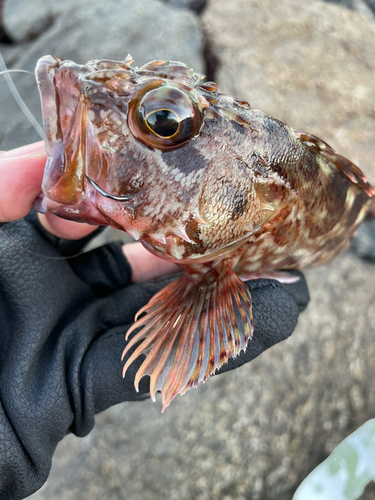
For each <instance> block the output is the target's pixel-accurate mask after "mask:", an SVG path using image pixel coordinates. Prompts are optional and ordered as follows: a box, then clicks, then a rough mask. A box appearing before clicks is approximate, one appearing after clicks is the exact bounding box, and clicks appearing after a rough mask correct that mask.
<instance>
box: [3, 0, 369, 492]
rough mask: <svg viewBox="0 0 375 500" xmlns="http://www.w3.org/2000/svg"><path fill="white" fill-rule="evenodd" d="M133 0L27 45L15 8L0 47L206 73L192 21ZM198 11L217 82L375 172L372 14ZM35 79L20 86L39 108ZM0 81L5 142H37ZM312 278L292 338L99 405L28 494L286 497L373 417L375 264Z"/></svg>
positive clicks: (20, 55)
mask: <svg viewBox="0 0 375 500" xmlns="http://www.w3.org/2000/svg"><path fill="white" fill-rule="evenodd" d="M69 1H70V0H69ZM7 2H8V4H11V7H12V6H14V5H16V4H17V3H18V4H19V2H21V0H7ZM23 2H24V3H23V5H28V4H29V3H30V4H31V2H29V1H28V0H23ZM108 3H109V2H107V4H106V5H108ZM125 3H126V4H127V5H128V6H129V10H128V11H127V16H126V19H122V18H119V19H116V13H117V14H118V13H119V11H118V10H112V11H111V8H110V7H109V8H107V10H106V9H104V7H103V5H104V3H100V4H99V2H93V1H92V0H91V6H92V8H91V9H87V8H86V10H85V8H84V7H82V2H81V4H80V7H77V8H76V7H74V8H73V10H70V11H69V16H68V13H67V11H66V10H64V11H62V13H56V14H54V22H53V23H52V24H48V22H47V23H46V22H45V20H44V21H43V22H45V27H44V28H43V29H42V33H41V34H39V35H38V36H37V38H35V39H33V40H31V41H28V42H27V39H28V37H30V33H31V35H33V34H32V31H30V29H29V28H28V27H27V23H28V22H29V21H30V25H31V24H32V23H31V21H32V12H30V15H29V16H26V17H25V18H24V19H23V18H22V17H19V18H18V19H19V21H17V16H16V17H15V18H14V19H16V21H15V23H16V24H15V26H14V27H13V28H11V22H10V17H8V24H7V26H8V27H9V29H12V30H14V29H15V30H19V34H20V35H19V36H20V38H19V39H20V40H24V41H23V42H20V43H19V44H18V45H15V46H13V47H1V48H2V49H3V50H4V54H5V56H6V59H7V62H8V63H11V64H12V67H16V66H18V67H24V68H26V69H30V70H32V69H33V67H34V66H35V62H36V60H37V58H38V57H39V56H40V55H43V54H45V53H55V54H57V55H60V56H62V57H69V58H73V59H77V60H79V61H85V60H88V59H91V58H93V57H101V56H102V55H105V56H106V57H108V53H109V52H110V53H111V54H112V56H111V57H123V56H124V54H126V52H127V51H130V52H132V55H133V56H134V57H136V58H137V63H139V64H142V63H143V62H145V61H146V60H147V59H149V58H151V56H150V54H152V57H162V58H166V57H176V58H179V59H183V60H186V62H190V63H191V64H192V65H194V66H195V67H196V68H198V69H199V70H202V69H203V66H204V62H203V61H202V58H201V54H202V40H203V35H202V32H201V30H200V24H199V19H198V18H197V16H195V15H194V14H193V13H191V12H189V11H184V10H182V9H176V8H175V7H173V6H168V5H166V4H164V3H160V2H157V1H156V0H147V8H145V5H146V2H145V1H144V0H137V2H134V1H133V0H132V1H129V2H125V1H122V2H116V5H120V4H121V5H122V6H123V5H125ZM45 4H46V5H52V3H51V4H47V3H45ZM32 5H33V8H35V9H37V2H36V1H35V2H34V1H33V2H32ZM64 5H65V7H66V6H68V2H65V3H64ZM69 5H70V4H69ZM111 5H112V2H111ZM113 5H115V2H113ZM12 8H13V7H12ZM80 9H81V10H80ZM103 9H104V10H103ZM114 9H116V7H114ZM10 10H11V9H10ZM91 10H92V12H95V15H94V14H92V13H91ZM9 15H14V14H9ZM99 15H100V22H99V20H98V19H99V18H98V16H99ZM168 16H170V17H168ZM41 17H42V16H41V14H39V17H38V16H35V18H34V21H35V22H38V20H41ZM117 17H118V16H117ZM128 19H130V20H131V22H130V21H129V25H126V26H127V29H123V31H121V26H125V24H124V23H126V22H128V21H127V20H128ZM6 21H7V19H6V18H5V22H6ZM34 21H33V22H34ZM117 21H118V22H117ZM136 21H137V22H136ZM18 22H19V25H18V26H17V23H18ZM115 22H116V25H115V26H113V27H112V26H111V23H115ZM204 22H205V25H206V26H207V30H208V32H209V36H210V39H211V46H212V49H213V50H214V51H215V52H216V54H217V57H218V60H219V62H220V66H219V67H218V68H217V71H216V79H217V81H218V83H219V85H220V90H221V91H225V92H228V93H232V94H235V95H238V96H239V97H243V98H247V99H249V100H250V102H251V103H252V104H253V105H254V106H255V107H257V108H259V109H262V110H264V111H266V112H268V113H270V114H272V115H274V116H276V117H278V118H280V119H282V120H284V121H286V122H287V123H289V124H290V125H292V126H295V127H296V128H302V129H306V130H308V131H309V132H311V133H315V134H316V135H320V136H321V137H322V138H323V139H325V140H327V141H328V142H331V143H332V145H333V146H334V147H335V148H336V149H337V150H339V151H340V152H342V153H343V154H346V155H347V156H349V157H350V158H351V159H353V160H354V161H356V162H357V163H358V164H359V165H360V166H361V167H362V168H363V169H364V170H366V172H367V173H368V176H369V177H370V178H371V179H372V181H373V182H374V181H375V167H374V166H373V158H374V157H375V135H374V134H375V132H374V130H375V97H374V93H373V82H374V81H375V78H374V77H375V62H374V58H373V54H374V53H375V42H374V40H375V36H374V35H375V23H373V22H371V20H370V19H369V18H367V17H365V16H360V15H358V14H356V13H353V11H350V10H346V9H343V8H342V7H339V6H335V5H330V4H329V3H321V2H319V1H316V2H310V3H307V2H300V0H282V1H280V0H272V1H271V0H261V1H260V0H233V1H232V2H230V3H228V2H226V1H224V0H211V3H210V5H209V6H208V8H207V10H206V11H205V13H204ZM147 23H148V24H147ZM21 25H22V26H21ZM139 26H142V30H141V29H139ZM109 27H110V28H111V29H109ZM146 27H147V30H148V31H147V30H146ZM97 29H100V30H101V31H99V33H100V37H99V36H98V32H97V31H96V30H97ZM132 29H134V31H131V30H132ZM28 30H29V31H28ZM150 30H151V31H150ZM152 30H154V31H152ZM37 31H38V30H35V31H34V33H36V32H37ZM149 31H150V32H149ZM21 33H22V35H21ZM14 34H15V33H14V32H13V36H14ZM171 40H172V41H173V43H171ZM129 44H131V47H130V48H129ZM189 44H190V45H189ZM156 45H157V47H156ZM123 48H124V49H123ZM156 49H159V50H160V52H158V53H155V52H153V51H156ZM167 50H171V51H173V53H172V55H171V53H170V52H168V53H167ZM137 51H138V52H137ZM189 54H190V55H189ZM189 57H190V59H188V58H189ZM29 78H30V80H32V78H31V77H27V75H26V76H21V75H20V76H18V77H17V82H18V81H19V82H21V83H20V85H19V87H20V90H21V93H22V94H23V96H24V98H25V100H26V101H27V102H28V104H31V106H32V108H33V110H37V109H38V108H39V99H38V95H37V92H36V89H35V84H33V82H32V81H30V80H29ZM1 85H2V86H1V92H0V109H1V112H2V116H3V117H5V118H3V119H2V120H1V123H0V140H1V141H2V142H1V143H0V148H1V147H3V148H4V147H12V146H16V145H22V144H23V143H26V142H31V141H33V140H36V139H37V137H36V136H35V135H33V133H32V132H31V129H30V127H29V126H28V124H27V123H26V122H25V120H24V119H23V118H22V117H21V115H20V114H19V113H18V110H17V108H16V106H15V104H14V102H13V100H12V99H11V97H10V95H9V93H8V91H7V89H6V86H5V85H4V83H1ZM306 275H307V279H308V283H309V286H310V293H311V303H310V306H309V308H308V309H307V310H306V311H305V312H304V313H303V314H302V315H301V317H300V321H299V325H298V327H297V330H296V331H295V333H294V334H293V336H292V337H291V338H290V339H289V340H288V341H286V342H284V343H282V344H280V345H278V346H275V347H274V348H272V349H271V350H270V351H268V352H266V353H265V354H263V355H262V356H261V357H259V358H258V359H256V360H255V361H253V362H252V363H251V364H250V365H247V366H244V367H242V368H241V369H238V370H236V371H235V372H231V373H228V374H225V375H222V376H219V377H215V378H213V379H211V380H209V381H208V382H207V383H206V384H204V385H202V386H201V387H200V388H198V389H196V390H193V391H190V392H189V393H187V394H186V395H184V396H183V397H182V398H177V399H176V400H175V401H174V402H173V404H172V405H171V407H170V408H168V409H167V410H166V412H165V413H164V414H163V415H162V414H161V413H160V410H161V405H160V402H158V403H157V404H153V403H152V402H150V401H147V402H144V403H138V404H130V403H127V404H123V405H118V406H116V407H114V408H111V409H110V410H108V411H106V412H104V413H103V414H101V415H99V416H98V417H97V424H96V427H95V429H94V431H93V432H92V433H91V434H90V435H89V436H87V437H86V438H84V439H77V438H75V437H74V436H72V435H70V436H67V437H66V438H65V439H64V441H63V442H62V443H61V444H60V445H59V447H58V449H57V452H56V454H55V456H54V462H53V469H52V473H51V476H50V478H49V480H48V482H47V484H46V485H45V486H44V487H43V488H42V489H41V490H40V491H39V492H38V493H36V494H35V495H33V496H32V497H31V498H33V500H47V499H48V500H71V499H72V498H74V499H77V500H87V499H90V500H97V499H98V500H99V499H102V498H106V499H108V500H121V499H126V500H154V499H158V498H168V499H172V500H173V499H178V500H191V499H192V498H194V499H197V500H206V499H212V500H213V499H215V500H216V499H219V498H220V499H221V500H245V499H246V500H248V499H251V500H275V499H276V498H277V499H278V500H290V499H291V497H292V494H293V492H294V490H295V489H296V487H297V486H298V485H299V483H300V482H301V481H302V479H304V477H305V476H306V475H307V473H308V472H309V471H311V470H312V469H313V468H314V467H315V466H316V465H317V464H318V463H320V462H321V461H322V460H323V459H324V458H326V457H327V455H328V454H329V453H330V452H331V451H332V449H333V448H334V447H335V446H336V445H337V444H338V443H339V442H340V441H341V440H342V439H343V438H344V437H346V436H347V435H348V434H349V433H350V432H352V431H353V430H354V429H355V428H357V427H358V426H359V425H361V424H362V423H363V422H364V421H365V420H367V419H368V418H371V417H373V416H374V414H375V391H374V389H373V380H374V379H375V341H374V338H375V290H374V287H373V281H374V275H375V267H374V265H373V264H371V263H369V262H364V261H363V260H360V259H359V258H358V257H357V256H356V255H355V254H354V252H351V251H348V252H347V253H346V254H345V255H343V256H341V257H339V258H338V259H336V260H335V261H334V262H332V263H331V264H329V265H327V266H325V267H324V268H320V269H317V270H313V271H308V272H307V273H306ZM368 491H369V492H370V494H371V486H370V487H369V489H368ZM366 493H367V492H366ZM364 498H365V497H364Z"/></svg>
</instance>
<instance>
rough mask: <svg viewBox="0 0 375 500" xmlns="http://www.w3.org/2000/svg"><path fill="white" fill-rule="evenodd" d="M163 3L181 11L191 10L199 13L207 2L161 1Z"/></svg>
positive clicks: (201, 0) (191, 0) (202, 0)
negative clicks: (181, 9)
mask: <svg viewBox="0 0 375 500" xmlns="http://www.w3.org/2000/svg"><path fill="white" fill-rule="evenodd" d="M162 1H163V2H166V3H168V4H169V5H173V6H174V7H179V8H183V9H191V10H194V11H195V12H201V11H202V10H203V9H204V8H205V6H206V5H207V0H162Z"/></svg>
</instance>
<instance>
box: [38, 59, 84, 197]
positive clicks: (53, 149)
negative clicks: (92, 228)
mask: <svg viewBox="0 0 375 500" xmlns="http://www.w3.org/2000/svg"><path fill="white" fill-rule="evenodd" d="M87 71H88V68H87V66H81V65H78V64H76V63H74V62H72V61H64V60H62V59H59V58H58V57H54V56H44V57H42V58H41V59H39V61H38V62H37V65H36V69H35V76H36V81H37V84H38V88H39V93H40V98H41V103H42V114H43V125H44V133H45V139H44V140H45V147H46V152H47V163H46V166H45V170H44V178H43V184H42V190H43V193H44V194H45V195H46V196H47V197H48V198H50V199H51V200H53V201H56V202H58V203H63V204H77V203H79V201H80V200H81V199H82V193H83V182H84V177H83V171H82V175H81V176H79V177H80V178H77V175H76V176H75V179H76V181H75V182H76V183H77V182H78V184H80V185H78V184H77V185H74V186H69V189H68V187H66V188H65V189H64V192H63V193H61V180H62V177H64V176H65V174H66V173H67V166H68V165H70V164H72V160H73V159H74V160H75V161H74V167H75V168H76V169H77V166H78V169H80V170H82V165H83V163H84V137H82V135H83V134H82V130H83V129H82V120H83V119H84V115H85V112H84V111H85V105H84V100H83V96H82V92H81V89H80V85H79V77H80V75H81V74H82V72H84V73H86V72H87ZM80 167H81V168H80ZM59 184H60V187H59V189H57V190H56V187H57V186H58V185H59ZM81 188H82V189H81Z"/></svg>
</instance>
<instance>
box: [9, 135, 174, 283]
mask: <svg viewBox="0 0 375 500" xmlns="http://www.w3.org/2000/svg"><path fill="white" fill-rule="evenodd" d="M46 158H47V157H46V152H45V149H44V142H37V143H34V144H29V145H28V146H23V147H21V148H18V149H13V150H11V151H0V193H1V195H0V222H10V221H14V220H17V219H21V218H22V217H25V216H26V215H27V214H28V213H29V211H30V209H31V207H32V205H33V202H34V200H35V199H36V198H37V197H38V195H39V194H40V193H41V185H42V179H43V170H44V165H45V163H46ZM38 215H39V220H40V222H41V224H42V225H43V227H44V228H45V229H47V230H48V231H49V232H50V233H52V234H54V235H55V236H59V237H61V238H66V239H71V240H77V239H80V238H83V237H84V236H87V235H88V234H90V233H91V232H92V231H94V230H95V229H96V226H91V225H89V224H81V223H78V222H72V221H68V220H64V219H61V218H59V217H57V216H56V215H53V214H52V213H47V214H45V215H42V214H38ZM0 237H1V235H0ZM122 248H123V252H124V255H125V257H126V258H127V260H128V262H129V264H130V266H131V269H132V281H133V282H134V283H140V282H142V281H148V280H152V279H156V278H160V277H162V276H166V275H168V274H173V273H176V272H179V271H180V268H179V267H178V266H177V265H176V264H173V263H171V262H168V261H165V260H162V259H159V258H158V257H155V256H154V255H152V254H151V253H150V252H148V251H147V250H146V249H145V248H143V246H142V245H141V244H140V243H129V244H126V245H124V246H123V247H122ZM30 250H32V249H30Z"/></svg>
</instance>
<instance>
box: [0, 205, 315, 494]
mask: <svg viewBox="0 0 375 500" xmlns="http://www.w3.org/2000/svg"><path fill="white" fill-rule="evenodd" d="M3 230H4V231H5V233H6V234H8V235H9V236H10V237H11V238H13V239H14V240H16V241H17V242H18V243H19V244H20V245H22V246H23V247H25V248H27V249H29V250H31V251H33V252H38V253H41V254H45V255H49V256H55V257H61V255H62V254H64V255H72V254H74V253H76V252H77V251H79V250H80V248H81V247H82V246H83V244H84V243H85V242H86V241H87V238H86V239H84V240H80V241H79V242H67V241H64V240H59V239H58V238H55V237H53V236H51V235H49V234H47V233H46V232H45V231H44V230H43V229H42V228H41V227H40V226H39V225H38V223H37V221H36V217H35V214H30V215H29V216H28V217H27V218H26V219H23V220H20V221H17V222H13V223H9V224H7V225H6V226H4V227H3ZM171 279H173V278H166V279H160V280H158V281H154V282H149V283H142V284H132V283H131V282H130V267H129V264H128V263H127V261H126V259H125V258H124V256H123V253H122V250H121V244H120V243H112V244H109V245H106V246H104V247H101V248H99V249H97V250H93V251H92V252H89V253H87V254H83V255H81V256H79V257H76V258H72V259H69V260H49V259H45V258H42V257H37V256H35V255H33V254H30V253H28V252H26V251H25V250H24V249H22V248H20V247H18V246H16V245H14V243H12V242H10V241H9V240H7V239H6V238H5V237H4V236H2V235H0V335H1V337H0V338H1V350H0V404H1V406H0V498H1V499H2V500H5V499H12V500H15V499H19V498H24V497H26V496H28V495H30V494H31V493H33V492H34V491H36V490H37V489H38V488H40V487H41V486H42V484H43V483H44V482H45V481H46V479H47V476H48V474H49V471H50V468H51V459H52V455H53V453H54V450H55V448H56V445H57V443H58V442H59V441H60V440H61V439H62V438H63V437H64V436H65V435H66V434H67V433H68V432H69V431H71V432H73V433H74V434H76V435H77V436H85V435H86V434H88V433H89V432H90V430H91V429H92V428H93V425H94V415H95V414H96V413H98V412H100V411H103V410H105V409H106V408H108V407H109V406H111V405H114V404H116V403H119V402H121V401H139V400H142V399H144V398H147V395H148V389H149V388H148V384H149V382H148V378H147V377H145V378H143V379H142V381H141V385H140V392H139V393H137V392H136V391H135V389H134V386H133V380H134V375H135V373H136V371H137V370H138V367H139V365H140V364H141V362H142V358H141V359H138V360H137V361H136V362H134V363H133V365H132V366H131V367H130V369H129V370H128V372H127V374H126V378H125V380H123V378H122V366H123V363H121V361H120V357H121V353H122V351H123V349H124V347H125V332H126V331H127V329H128V328H129V326H130V325H131V324H132V321H133V318H134V315H135V313H136V312H137V311H138V309H140V307H142V306H143V305H144V304H146V303H147V302H148V300H149V299H150V298H151V297H152V296H153V295H154V294H155V293H156V292H157V291H159V290H160V289H161V288H162V287H164V286H165V285H166V284H167V283H169V282H170V281H171ZM248 285H249V288H250V290H251V294H252V297H253V311H254V326H255V334H254V340H253V341H250V342H249V346H248V349H247V351H246V352H245V353H242V354H241V355H240V356H238V358H236V359H233V360H231V361H230V362H229V363H228V364H227V365H225V366H223V367H222V368H221V370H220V372H224V371H227V370H229V369H232V368H236V367H237V366H240V365H242V364H243V363H245V362H247V361H250V360H251V359H253V358H254V357H256V356H258V355H259V354H260V353H261V352H262V351H264V350H265V349H268V348H269V347H271V346H272V345H273V344H275V343H277V342H280V341H281V340H283V339H285V338H287V337H288V336H289V335H290V334H291V333H292V332H293V330H294V327H295V325H296V322H297V318H298V314H299V311H301V310H302V309H304V308H305V307H306V305H307V303H308V300H309V296H308V292H307V288H306V284H305V281H304V280H303V277H302V276H301V280H300V281H299V282H298V283H296V284H295V285H288V286H283V285H281V284H280V283H278V282H276V281H272V280H258V281H251V282H249V283H248ZM185 397H188V395H187V396H185Z"/></svg>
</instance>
